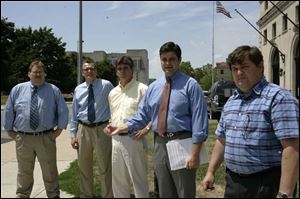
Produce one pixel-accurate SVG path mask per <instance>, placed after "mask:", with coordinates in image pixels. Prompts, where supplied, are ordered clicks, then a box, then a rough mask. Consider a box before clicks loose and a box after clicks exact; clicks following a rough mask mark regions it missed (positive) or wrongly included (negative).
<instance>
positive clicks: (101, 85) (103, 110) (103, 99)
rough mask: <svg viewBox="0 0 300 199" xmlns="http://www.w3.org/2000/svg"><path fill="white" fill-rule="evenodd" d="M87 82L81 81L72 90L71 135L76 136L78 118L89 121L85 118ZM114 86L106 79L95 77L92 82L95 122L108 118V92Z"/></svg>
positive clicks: (86, 110) (87, 92)
mask: <svg viewBox="0 0 300 199" xmlns="http://www.w3.org/2000/svg"><path fill="white" fill-rule="evenodd" d="M88 88H89V84H88V83H87V82H83V83H82V84H79V85H78V86H77V87H76V88H75V91H74V96H73V114H72V119H71V127H70V131H71V136H72V137H76V135H77V130H78V120H80V121H82V122H85V123H90V121H89V120H88V118H87V112H88V95H89V89H88ZM113 88H114V86H113V85H112V84H111V83H110V82H109V81H107V80H104V79H96V80H95V81H94V82H93V91H94V98H95V113H96V119H95V123H96V122H103V121H106V120H108V119H109V118H110V111H109V104H108V94H109V92H110V91H111V90H112V89H113Z"/></svg>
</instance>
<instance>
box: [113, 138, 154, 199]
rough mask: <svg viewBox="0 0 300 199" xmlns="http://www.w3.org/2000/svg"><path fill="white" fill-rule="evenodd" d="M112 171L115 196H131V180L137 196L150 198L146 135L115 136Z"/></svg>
mask: <svg viewBox="0 0 300 199" xmlns="http://www.w3.org/2000/svg"><path fill="white" fill-rule="evenodd" d="M112 142H113V152H112V153H113V154H112V173H113V177H112V178H113V179H112V183H113V193H114V197H115V198H130V194H131V182H132V185H133V190H134V194H135V197H136V198H149V187H148V177H147V162H148V157H147V151H146V150H147V146H146V139H145V137H144V138H142V139H140V140H133V139H132V138H130V137H129V136H127V135H126V136H119V135H116V136H113V141H112Z"/></svg>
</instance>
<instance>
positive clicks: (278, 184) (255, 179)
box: [203, 46, 299, 198]
mask: <svg viewBox="0 0 300 199" xmlns="http://www.w3.org/2000/svg"><path fill="white" fill-rule="evenodd" d="M227 62H228V64H229V67H230V69H231V72H232V76H233V79H234V82H235V84H236V86H237V87H238V89H237V91H235V93H234V94H233V96H231V97H230V98H229V100H228V101H227V103H226V104H225V106H224V109H223V113H222V116H221V119H220V122H219V124H218V127H217V130H216V135H217V136H218V139H217V140H216V143H215V146H214V149H213V153H212V157H211V161H210V164H209V167H208V170H207V173H206V177H205V178H204V180H203V186H204V188H205V189H210V188H212V187H213V183H214V173H215V172H216V170H217V169H218V167H219V166H220V164H221V162H222V161H223V159H224V161H225V164H226V172H227V174H226V189H225V197H234V198H237V197H239V198H244V197H247V198H274V197H276V195H277V197H291V196H292V194H293V191H294V189H295V184H296V182H297V179H298V175H299V104H298V101H297V99H296V98H294V97H293V96H292V94H291V93H290V92H289V91H287V90H285V89H283V88H281V87H279V86H278V85H275V84H272V83H269V82H267V80H266V79H265V77H264V75H263V72H264V66H263V57H262V54H261V52H260V51H259V49H258V48H256V47H250V46H240V47H238V48H236V49H235V50H234V51H233V52H232V53H231V54H230V55H229V56H228V59H227Z"/></svg>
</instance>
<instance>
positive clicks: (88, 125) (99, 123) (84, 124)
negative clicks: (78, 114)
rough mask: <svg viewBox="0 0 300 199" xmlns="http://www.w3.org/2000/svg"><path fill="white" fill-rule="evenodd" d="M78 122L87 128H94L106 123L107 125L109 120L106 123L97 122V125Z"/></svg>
mask: <svg viewBox="0 0 300 199" xmlns="http://www.w3.org/2000/svg"><path fill="white" fill-rule="evenodd" d="M78 122H79V123H80V124H82V125H83V126H87V127H90V128H92V127H96V126H100V125H102V124H104V123H107V122H108V120H106V121H104V122H96V123H90V124H88V123H84V122H82V121H80V120H78Z"/></svg>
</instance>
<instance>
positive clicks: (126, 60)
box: [116, 56, 134, 69]
mask: <svg viewBox="0 0 300 199" xmlns="http://www.w3.org/2000/svg"><path fill="white" fill-rule="evenodd" d="M120 64H125V65H128V66H129V67H130V68H131V69H133V66H134V64H133V60H132V59H131V57H129V56H122V57H120V58H119V59H118V61H117V64H116V67H117V66H118V65H120Z"/></svg>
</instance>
